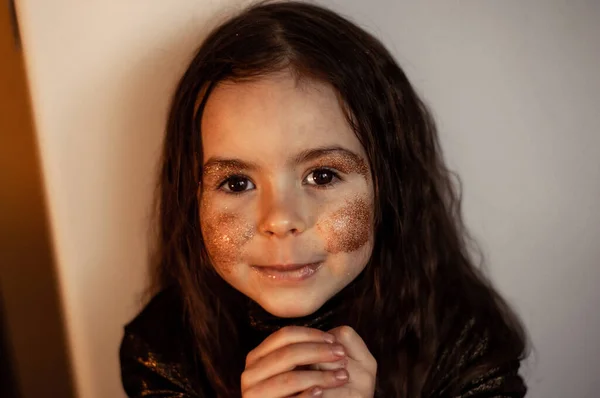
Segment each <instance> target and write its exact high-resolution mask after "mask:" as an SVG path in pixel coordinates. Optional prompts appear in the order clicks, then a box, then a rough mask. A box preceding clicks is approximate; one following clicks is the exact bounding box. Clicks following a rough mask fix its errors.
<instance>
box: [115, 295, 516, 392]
mask: <svg viewBox="0 0 600 398" xmlns="http://www.w3.org/2000/svg"><path fill="white" fill-rule="evenodd" d="M179 303H180V301H179V299H178V298H177V297H176V296H175V295H174V294H173V292H168V291H165V292H162V293H160V294H159V295H157V296H156V297H155V298H154V299H153V300H152V301H151V302H150V303H149V304H148V305H147V306H146V308H145V309H144V310H143V311H142V312H141V313H140V314H139V315H138V316H137V317H136V318H135V319H134V320H133V321H132V322H131V323H129V324H128V325H127V326H126V327H125V334H124V337H123V340H122V343H121V347H120V361H121V376H122V382H123V387H124V389H125V391H126V392H127V394H128V396H129V397H132V398H140V397H151V398H167V397H169V398H175V397H176V398H208V397H215V394H214V392H213V391H212V389H211V387H210V383H209V382H208V380H207V379H206V378H204V377H203V376H202V372H201V371H200V372H198V371H197V370H196V368H195V367H194V363H195V362H194V360H193V356H192V348H191V347H192V345H191V339H190V338H189V334H188V333H187V332H186V331H185V327H184V325H185V323H184V321H183V314H182V311H181V305H180V304H179ZM330 312H331V308H325V310H324V311H322V312H320V313H318V314H317V317H318V318H319V319H318V320H317V321H316V323H314V322H309V323H308V324H309V325H313V326H320V324H321V323H322V321H323V320H326V319H330V318H331V315H330ZM251 313H252V314H254V315H253V316H252V317H251V319H250V324H251V325H252V327H258V330H260V331H262V332H263V333H270V332H271V330H273V329H272V328H273V327H274V325H273V321H274V320H273V319H268V320H267V321H264V320H262V319H260V318H259V317H258V316H257V315H256V312H251ZM470 330H471V325H466V326H465V328H464V331H463V333H462V334H461V336H460V338H459V339H458V340H457V341H455V342H453V343H452V344H451V345H449V346H448V347H445V349H444V350H442V353H441V355H440V356H439V358H438V363H437V366H436V367H434V369H433V371H432V373H431V375H430V379H432V380H430V381H429V382H428V385H430V386H431V388H430V393H428V394H427V395H426V396H425V397H430V398H522V397H524V396H525V393H526V390H527V389H526V387H525V384H524V382H523V379H522V378H521V377H520V376H519V374H518V369H519V360H518V359H516V358H515V359H514V361H511V362H509V363H506V364H505V365H504V366H501V367H498V368H495V369H491V370H489V371H488V372H487V373H485V374H484V375H483V376H479V377H478V378H476V379H472V380H468V382H467V383H462V384H461V385H457V383H458V380H461V379H462V378H463V377H462V376H464V375H465V374H466V373H465V372H469V371H471V370H473V368H474V367H477V366H479V365H480V364H481V363H484V362H485V359H486V356H487V355H488V354H489V352H490V348H491V347H490V342H489V341H488V339H487V337H486V336H481V338H478V339H473V336H471V335H469V333H470ZM467 341H468V343H467ZM473 341H475V343H473ZM456 352H461V353H462V355H461V356H460V359H459V360H458V361H456V360H455V359H450V358H455V357H456V356H455V355H453V354H454V353H456ZM453 361H454V362H456V363H453ZM376 397H386V398H387V397H389V395H386V394H385V393H377V394H376ZM415 398H417V397H415Z"/></svg>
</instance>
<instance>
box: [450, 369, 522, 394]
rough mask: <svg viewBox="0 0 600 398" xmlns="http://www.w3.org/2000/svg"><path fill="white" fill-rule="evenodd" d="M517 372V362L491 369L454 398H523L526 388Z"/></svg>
mask: <svg viewBox="0 0 600 398" xmlns="http://www.w3.org/2000/svg"><path fill="white" fill-rule="evenodd" d="M518 371H519V361H517V360H515V361H513V362H511V363H507V364H506V365H505V366H502V367H498V368H495V369H492V370H491V371H489V372H487V373H485V374H484V375H483V376H480V377H478V378H476V379H474V380H472V381H471V382H469V383H468V384H466V385H465V386H464V387H463V388H462V389H461V393H460V394H459V395H457V396H456V398H523V397H524V396H525V393H526V392H527V388H526V387H525V383H524V382H523V379H522V378H521V376H519V373H518Z"/></svg>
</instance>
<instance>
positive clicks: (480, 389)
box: [430, 322, 527, 398]
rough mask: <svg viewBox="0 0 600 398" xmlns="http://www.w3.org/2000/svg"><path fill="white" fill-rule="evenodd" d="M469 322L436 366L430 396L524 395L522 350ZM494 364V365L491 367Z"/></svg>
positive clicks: (479, 397)
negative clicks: (521, 368)
mask: <svg viewBox="0 0 600 398" xmlns="http://www.w3.org/2000/svg"><path fill="white" fill-rule="evenodd" d="M493 335H495V334H493V333H489V331H486V330H480V329H477V328H475V327H474V322H471V323H469V324H468V325H467V326H466V327H465V328H464V329H463V332H462V333H461V335H460V337H459V338H458V339H457V341H455V344H452V345H450V346H447V347H446V348H445V349H444V350H443V353H442V355H441V357H440V358H439V361H438V365H437V366H436V370H435V373H436V377H435V379H436V382H435V383H434V385H435V386H436V387H435V388H434V389H433V393H432V394H431V395H430V397H431V398H523V397H524V396H525V394H526V392H527V387H526V385H525V382H524V381H523V378H522V377H521V376H520V375H519V367H520V355H521V354H522V353H520V350H519V349H518V348H516V347H511V346H510V344H509V343H507V342H503V341H501V340H498V339H496V340H493V337H491V336H493ZM490 363H493V364H495V365H493V367H492V366H490V365H489V364H490Z"/></svg>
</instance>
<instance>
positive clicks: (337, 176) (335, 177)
mask: <svg viewBox="0 0 600 398" xmlns="http://www.w3.org/2000/svg"><path fill="white" fill-rule="evenodd" d="M315 171H326V172H328V173H331V175H332V176H333V179H332V181H331V182H329V183H327V184H323V185H317V184H307V183H305V182H304V180H306V178H307V177H308V176H309V175H311V174H312V173H314V172H315ZM234 178H240V179H246V180H248V181H250V182H251V183H252V184H253V185H255V186H256V184H254V182H253V181H252V179H250V178H249V177H248V176H245V175H243V174H232V175H228V176H227V177H225V178H224V179H223V180H221V181H220V182H219V183H218V184H217V190H219V191H223V192H224V193H225V194H228V195H236V196H237V195H241V194H243V193H245V192H247V191H248V190H246V191H239V192H236V191H227V190H225V189H223V187H224V186H225V185H226V184H227V183H228V182H230V181H231V180H232V179H234ZM342 181H344V179H343V178H342V177H340V173H338V172H337V171H335V170H333V169H330V168H328V167H316V168H314V169H311V170H310V171H309V172H308V173H307V174H306V176H305V177H304V178H303V179H302V184H303V185H310V186H311V187H313V188H315V189H329V188H331V187H333V186H335V185H336V184H337V183H339V182H342Z"/></svg>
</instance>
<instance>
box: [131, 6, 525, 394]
mask: <svg viewBox="0 0 600 398" xmlns="http://www.w3.org/2000/svg"><path fill="white" fill-rule="evenodd" d="M159 202H160V208H159V210H160V212H159V236H158V238H159V239H158V251H157V259H158V262H157V263H158V273H157V285H158V287H159V289H160V290H161V292H160V293H159V294H157V295H156V296H155V297H154V298H153V299H152V301H151V302H150V303H149V304H148V305H147V307H146V308H145V309H144V310H143V311H142V313H141V314H140V315H139V316H138V317H136V319H134V320H133V321H132V322H131V323H130V324H129V325H127V326H126V328H125V337H124V339H123V342H122V345H121V354H120V355H121V366H122V377H123V385H124V387H125V390H126V391H127V393H128V394H129V396H131V397H188V398H189V397H215V396H218V397H222V398H224V397H239V396H241V397H244V398H250V397H262V398H272V397H273V398H274V397H289V396H302V397H308V396H322V397H327V398H336V397H362V398H371V397H405V398H412V397H465V398H466V397H523V396H524V395H525V391H526V388H525V385H524V383H523V381H522V379H521V378H520V377H519V375H518V368H519V364H520V361H521V359H522V358H523V356H524V352H525V342H524V340H525V339H524V332H523V330H522V328H521V326H520V323H519V322H518V320H517V319H516V317H515V316H514V314H513V313H512V312H511V310H510V309H509V308H508V307H507V305H506V304H505V302H504V301H503V300H502V299H501V298H500V297H499V295H498V294H497V293H496V292H495V290H494V289H493V288H492V287H491V286H490V285H489V282H488V281H487V280H486V279H484V277H483V276H482V275H480V274H479V272H478V271H477V270H476V268H475V267H474V264H473V260H472V259H471V257H470V255H469V252H468V250H467V245H466V237H465V236H466V235H465V232H464V228H463V225H462V222H461V219H460V214H459V200H458V194H457V193H456V191H455V188H454V187H453V183H452V179H451V174H450V173H449V172H448V170H447V169H446V168H445V166H444V163H443V161H442V155H441V151H440V148H439V144H438V138H437V134H436V129H435V125H434V122H433V120H432V119H431V116H430V115H429V113H428V111H427V109H426V107H425V106H424V104H423V102H422V101H421V100H420V99H419V98H418V96H417V94H416V93H415V91H414V89H413V87H412V86H411V84H410V83H409V81H408V80H407V78H406V76H405V74H404V73H403V72H402V70H401V69H400V67H399V66H398V65H397V63H396V62H395V61H394V59H393V57H392V56H391V55H390V53H389V52H388V51H387V50H386V49H385V48H384V47H383V46H382V44H381V43H380V42H379V41H377V40H376V39H375V38H374V37H373V36H371V35H370V34H368V33H366V32H365V31H363V30H362V29H360V28H359V27H357V26H356V25H354V24H352V23H351V22H349V21H348V20H346V19H344V18H342V17H340V16H339V15H337V14H335V13H333V12H331V11H328V10H326V9H323V8H320V7H318V6H314V5H308V4H303V3H298V2H283V3H282V2H276V3H261V4H259V5H257V6H253V7H251V8H249V9H247V10H245V11H244V12H243V13H241V14H240V15H238V16H236V17H235V18H233V19H231V20H229V21H228V22H226V23H225V24H223V25H222V26H220V27H219V28H218V29H216V30H215V31H214V32H213V33H212V34H211V35H210V36H209V37H208V38H207V39H206V41H205V42H204V44H203V45H202V47H201V48H200V50H199V51H198V52H197V54H196V55H195V57H194V59H193V60H192V62H191V64H190V66H189V68H188V70H187V71H186V73H185V74H184V76H183V78H182V79H181V81H180V83H179V86H178V87H177V90H176V92H175V96H174V98H173V102H172V106H171V110H170V114H169V119H168V124H167V134H166V138H165V142H164V153H163V159H162V168H161V174H160V189H159Z"/></svg>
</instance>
